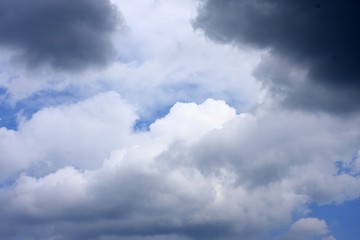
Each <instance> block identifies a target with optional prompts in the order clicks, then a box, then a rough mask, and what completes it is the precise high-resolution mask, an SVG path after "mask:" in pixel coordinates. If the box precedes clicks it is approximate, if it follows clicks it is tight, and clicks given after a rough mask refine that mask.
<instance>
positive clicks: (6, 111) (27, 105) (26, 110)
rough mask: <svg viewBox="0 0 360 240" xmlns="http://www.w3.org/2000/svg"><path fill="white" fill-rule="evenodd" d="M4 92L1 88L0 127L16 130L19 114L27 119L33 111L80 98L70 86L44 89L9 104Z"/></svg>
mask: <svg viewBox="0 0 360 240" xmlns="http://www.w3.org/2000/svg"><path fill="white" fill-rule="evenodd" d="M6 94H7V92H6V89H1V91H0V95H1V96H2V98H1V102H0V127H5V128H7V129H12V130H16V129H17V127H18V117H19V115H21V116H22V117H25V118H27V119H29V118H31V116H32V115H33V114H34V113H35V112H37V111H39V110H40V109H42V108H45V107H51V106H57V105H62V104H70V103H74V102H76V101H78V100H79V98H81V97H79V95H78V94H77V91H76V90H75V89H71V88H68V89H65V90H63V91H53V90H46V91H40V92H38V93H36V94H34V95H32V96H30V97H28V98H26V99H23V100H21V101H19V102H17V103H16V104H14V105H11V104H10V103H9V102H8V101H7V100H6Z"/></svg>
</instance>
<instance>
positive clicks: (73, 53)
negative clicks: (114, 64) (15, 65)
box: [0, 0, 120, 71]
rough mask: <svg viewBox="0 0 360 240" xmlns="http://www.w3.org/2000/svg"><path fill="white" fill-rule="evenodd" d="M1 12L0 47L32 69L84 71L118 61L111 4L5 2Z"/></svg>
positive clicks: (103, 0) (116, 17)
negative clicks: (113, 37)
mask: <svg viewBox="0 0 360 240" xmlns="http://www.w3.org/2000/svg"><path fill="white" fill-rule="evenodd" d="M0 9H1V10H0V45H1V46H2V47H5V48H8V49H10V50H11V51H13V52H14V54H13V55H15V56H16V57H15V58H16V59H17V60H19V61H23V62H25V63H26V64H27V65H28V66H29V67H30V68H33V67H38V66H40V65H44V64H45V65H48V66H51V67H52V68H55V69H57V70H59V69H60V70H71V71H72V70H81V69H84V68H87V67H89V66H92V67H93V66H102V65H105V64H107V63H108V62H109V60H110V59H111V58H112V57H113V56H114V48H113V46H112V43H111V40H110V34H111V33H112V32H113V31H114V30H115V29H116V25H117V23H118V22H119V20H120V17H119V14H118V13H117V11H116V9H115V7H114V6H113V5H112V4H111V3H110V2H109V1H108V0H100V1H95V0H90V1H88V0H75V1H69V0H66V1H54V0H50V1H48V0H40V1H36V2H35V3H34V2H29V1H24V0H14V1H6V0H1V1H0Z"/></svg>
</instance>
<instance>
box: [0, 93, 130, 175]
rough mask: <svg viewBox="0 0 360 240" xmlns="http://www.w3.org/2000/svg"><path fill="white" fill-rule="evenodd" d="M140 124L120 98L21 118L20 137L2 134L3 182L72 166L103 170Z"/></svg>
mask: <svg viewBox="0 0 360 240" xmlns="http://www.w3.org/2000/svg"><path fill="white" fill-rule="evenodd" d="M136 118H137V115H136V112H135V109H134V108H133V107H132V106H131V105H129V104H128V103H126V102H125V100H123V99H122V98H121V97H120V95H119V94H117V93H115V92H106V93H102V94H99V95H96V96H94V97H92V98H89V99H87V100H85V101H81V102H78V103H74V104H72V105H60V106H57V107H49V108H44V109H41V110H40V111H38V112H37V113H35V114H34V115H33V116H32V117H31V118H30V119H26V118H21V117H20V119H21V120H20V124H19V127H18V130H17V131H14V130H8V129H6V128H0V136H1V139H0V151H1V155H2V161H1V162H0V164H1V170H0V173H1V174H0V176H1V179H2V180H4V178H8V177H12V176H13V174H16V173H18V172H19V171H22V170H24V169H27V168H29V167H31V166H34V165H35V166H36V167H35V169H36V171H38V174H40V173H42V174H44V173H46V172H48V171H52V170H54V169H58V168H62V167H64V166H67V165H69V164H70V165H72V166H76V167H79V168H82V169H93V168H97V167H99V166H101V164H102V161H103V159H104V158H106V157H107V156H108V155H109V152H110V151H111V150H113V149H116V148H118V147H120V146H122V145H123V144H125V143H126V141H128V137H129V135H130V132H131V129H132V125H133V123H134V121H135V119H136ZM99 139H101V141H99ZM89 147H91V151H89V150H88V149H89ZM43 171H45V172H43Z"/></svg>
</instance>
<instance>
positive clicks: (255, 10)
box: [193, 0, 360, 112]
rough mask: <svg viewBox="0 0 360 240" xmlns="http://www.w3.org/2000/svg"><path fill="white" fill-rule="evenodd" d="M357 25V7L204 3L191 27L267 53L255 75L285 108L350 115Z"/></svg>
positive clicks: (357, 75)
mask: <svg viewBox="0 0 360 240" xmlns="http://www.w3.org/2000/svg"><path fill="white" fill-rule="evenodd" d="M359 22H360V3H359V2H358V1H336V0H330V1H320V0H319V1H307V0H306V1H285V0H275V1H266V0H256V1H252V0H251V1H248V0H227V1H215V0H208V1H204V3H203V4H202V5H201V6H200V8H199V12H198V16H197V18H196V20H195V21H194V23H193V26H194V27H195V28H201V29H203V30H204V31H205V34H206V35H207V36H209V37H210V38H212V39H215V40H217V41H220V42H224V43H231V44H235V45H237V46H240V47H243V46H250V47H255V48H260V49H264V50H270V54H271V57H269V56H268V57H265V58H264V60H263V61H262V63H261V64H260V65H259V67H258V69H257V70H256V71H255V75H256V77H257V78H258V79H260V80H261V81H263V82H265V83H266V86H268V87H269V86H270V89H271V90H272V91H273V93H275V94H279V93H280V94H282V95H283V96H284V99H283V100H284V102H283V103H284V104H285V105H286V106H290V107H297V108H303V109H310V110H319V109H321V110H326V111H330V112H350V111H353V110H359V109H360V104H359V102H360V101H359V100H360V99H359V93H360V81H359V79H360V63H359V61H358V56H359V55H360V48H359V47H358V44H359V42H360V25H359ZM279 59H280V61H282V62H285V63H286V64H279ZM269 65H272V66H271V68H270V69H269ZM274 68H275V70H274ZM299 71H300V72H303V73H304V74H302V75H301V76H300V77H302V78H303V79H302V80H301V81H298V80H299V79H298V78H299V75H298V74H295V75H296V76H295V77H294V74H293V73H294V72H299ZM264 76H267V77H266V78H264ZM299 82H300V83H299ZM279 90H281V91H279Z"/></svg>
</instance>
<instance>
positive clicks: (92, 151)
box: [0, 92, 360, 240]
mask: <svg viewBox="0 0 360 240" xmlns="http://www.w3.org/2000/svg"><path fill="white" fill-rule="evenodd" d="M70 112H72V114H71V116H77V117H76V118H74V119H72V118H70V119H67V118H66V116H68V114H69V113H70ZM289 114H293V116H292V117H291V118H289ZM89 115H90V116H89ZM125 115H128V116H129V119H128V121H125V122H123V123H121V122H119V121H120V119H122V118H123V117H124V116H125ZM40 116H41V117H40ZM105 116H106V117H105ZM120 116H121V117H120ZM51 118H54V119H57V120H56V121H55V120H54V121H55V122H54V124H57V125H59V126H62V124H65V125H66V126H69V127H70V126H72V127H73V128H70V129H73V130H72V131H73V132H72V133H71V134H70V135H66V134H65V133H64V134H65V135H63V133H61V132H63V131H64V132H66V131H65V129H64V128H61V129H62V131H61V132H57V133H56V134H51V132H50V133H46V132H48V130H49V129H48V130H47V131H44V133H43V134H39V133H38V132H39V129H40V127H36V126H40V124H41V123H42V124H44V122H43V121H40V119H44V120H45V119H50V120H51ZM76 119H82V122H83V123H87V122H89V123H96V124H95V125H94V124H90V126H89V125H87V124H76V123H77V121H78V120H76ZM104 119H107V121H104ZM109 119H110V120H109ZM294 119H296V121H294ZM103 121H104V122H103ZM134 121H135V117H134V112H133V111H132V108H131V107H130V106H128V105H126V104H124V103H123V100H121V98H120V97H119V96H118V95H117V94H115V93H113V92H110V93H107V94H104V95H100V96H96V97H94V98H92V99H88V100H86V101H84V102H80V103H77V104H74V105H70V106H60V107H58V108H57V109H44V110H42V111H40V112H39V113H38V114H37V115H35V116H34V117H33V118H32V119H30V120H28V121H27V122H25V123H23V126H24V127H23V128H20V129H19V133H16V132H14V133H13V134H20V133H22V132H26V131H24V130H23V129H26V127H25V126H29V129H32V131H33V132H34V133H36V134H31V136H35V137H34V138H33V139H32V140H33V141H35V142H36V143H38V144H39V145H40V144H47V143H46V139H49V138H50V137H53V136H55V135H56V136H58V137H57V139H58V141H57V144H56V145H57V146H59V147H60V146H61V150H62V151H63V152H64V153H66V154H62V155H61V152H60V149H59V151H55V150H53V151H55V152H54V154H52V155H48V158H47V160H48V161H52V160H53V159H54V160H53V161H57V160H56V156H57V155H60V156H61V160H60V159H59V161H58V165H57V167H56V168H55V169H51V168H48V169H47V171H43V172H42V174H38V175H36V174H34V170H32V169H34V168H35V169H36V168H37V166H36V165H33V166H28V167H27V171H26V172H24V173H23V174H21V175H20V176H19V177H18V178H16V179H15V181H14V183H13V184H10V185H9V186H6V187H2V188H1V189H0V202H1V205H2V206H7V207H6V208H1V214H0V216H1V219H2V220H3V221H0V222H1V224H0V229H1V231H2V233H3V237H4V238H5V239H16V237H25V239H31V238H37V239H48V238H51V237H52V238H54V239H114V238H115V239H147V238H148V237H150V239H156V240H159V239H238V238H239V237H240V238H246V239H258V238H262V239H271V238H272V236H271V234H270V231H271V230H273V229H277V228H281V227H282V226H284V225H287V224H289V223H290V222H291V219H292V214H293V213H294V212H296V213H297V215H301V216H302V215H305V214H306V212H307V211H306V208H307V204H308V203H312V202H317V203H320V204H326V203H332V202H339V203H340V202H343V201H346V200H350V199H354V198H357V197H359V194H360V192H359V189H360V181H359V178H358V177H357V176H355V175H352V174H349V173H344V172H339V171H338V169H337V167H336V162H337V161H338V160H339V159H343V162H344V164H345V163H346V162H347V161H348V159H350V160H349V161H351V157H349V156H351V153H352V152H354V151H356V150H357V147H358V146H357V145H356V141H355V139H357V138H358V137H359V132H358V130H357V129H359V127H358V124H357V123H358V122H359V121H357V120H356V119H352V120H349V121H348V122H347V123H345V124H339V122H338V120H337V119H334V118H331V117H329V116H326V115H319V116H311V115H308V114H305V113H287V112H283V110H282V111H278V112H269V113H266V114H264V113H256V114H236V113H235V110H234V109H233V108H231V107H230V106H228V105H227V104H226V103H225V102H223V101H215V100H212V99H209V100H207V101H205V102H204V103H202V104H194V103H178V104H176V105H175V106H174V107H172V108H171V110H170V111H169V113H168V115H166V116H165V117H164V118H162V119H159V120H157V121H155V122H154V123H153V124H152V125H150V127H149V131H144V132H131V122H134ZM49 122H50V123H51V122H52V121H49ZM64 122H65V123H64ZM37 124H39V125H37ZM50 125H51V124H50ZM30 126H32V127H30ZM51 126H52V125H51ZM96 126H103V127H96ZM104 127H105V128H104ZM107 127H108V128H109V131H107V129H108V128H107ZM94 128H95V129H98V130H99V131H100V132H101V134H100V133H99V132H98V131H96V130H94V131H95V133H96V134H95V135H94V137H91V139H93V140H94V141H97V142H96V143H93V142H87V141H88V140H85V143H83V144H84V146H87V148H86V150H87V158H85V162H86V163H84V164H82V165H81V163H83V161H84V157H82V155H81V154H83V152H84V149H83V148H82V138H85V139H89V137H88V135H86V134H90V135H91V134H93V133H94V132H92V131H93V130H92V129H94ZM117 128H120V130H115V129H117ZM50 129H52V128H50ZM110 129H113V131H115V133H113V132H112V131H111V130H110ZM104 130H105V131H104ZM265 130H266V131H265ZM88 132H89V133H88ZM22 134H23V133H22ZM98 134H100V135H98ZM21 136H24V139H26V138H25V136H27V135H26V134H25V135H21ZM36 136H43V137H42V138H37V137H36ZM124 136H125V138H124ZM72 137H74V138H72ZM71 139H74V141H72V140H71ZM99 139H102V140H104V139H116V144H114V145H113V146H112V149H109V148H108V149H103V150H104V152H105V151H107V152H109V155H108V156H107V157H104V156H103V155H101V154H96V153H97V152H98V150H97V149H96V148H94V146H97V144H101V143H100V142H99V141H98V140H99ZM121 139H123V140H121ZM124 139H125V140H124ZM20 140H22V138H21V139H20ZM75 140H76V141H75ZM3 141H6V139H5V140H3ZM67 142H70V144H67ZM254 143H256V144H254ZM73 145H74V146H73ZM108 145H109V144H108ZM33 146H37V145H36V144H35V145H33ZM88 146H92V147H91V148H89V147H88ZM34 149H35V148H34ZM45 149H50V150H51V149H54V146H52V145H45ZM2 151H4V149H3V150H2ZM39 156H42V155H38V157H39ZM74 156H80V157H79V158H74ZM25 157H26V156H25ZM44 160H45V159H41V161H44ZM87 161H91V162H93V161H97V162H98V163H100V166H98V167H92V168H91V167H90V166H89V165H88V164H89V163H87ZM60 162H61V164H60ZM74 166H75V167H76V168H75V167H74ZM314 172H316V174H314ZM5 219H6V221H5ZM313 222H315V223H316V224H313ZM10 225H11V226H12V227H11V228H10V227H9V226H10ZM326 229H327V228H326V225H324V222H323V221H321V220H314V219H307V218H304V219H302V220H301V219H300V220H299V221H297V222H295V223H294V225H293V226H292V227H291V228H290V230H289V234H293V233H294V232H299V231H301V232H303V233H304V234H305V235H306V234H313V235H316V234H322V233H325V230H326ZM305 235H303V236H305ZM306 236H308V235H306ZM304 239H306V238H304Z"/></svg>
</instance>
